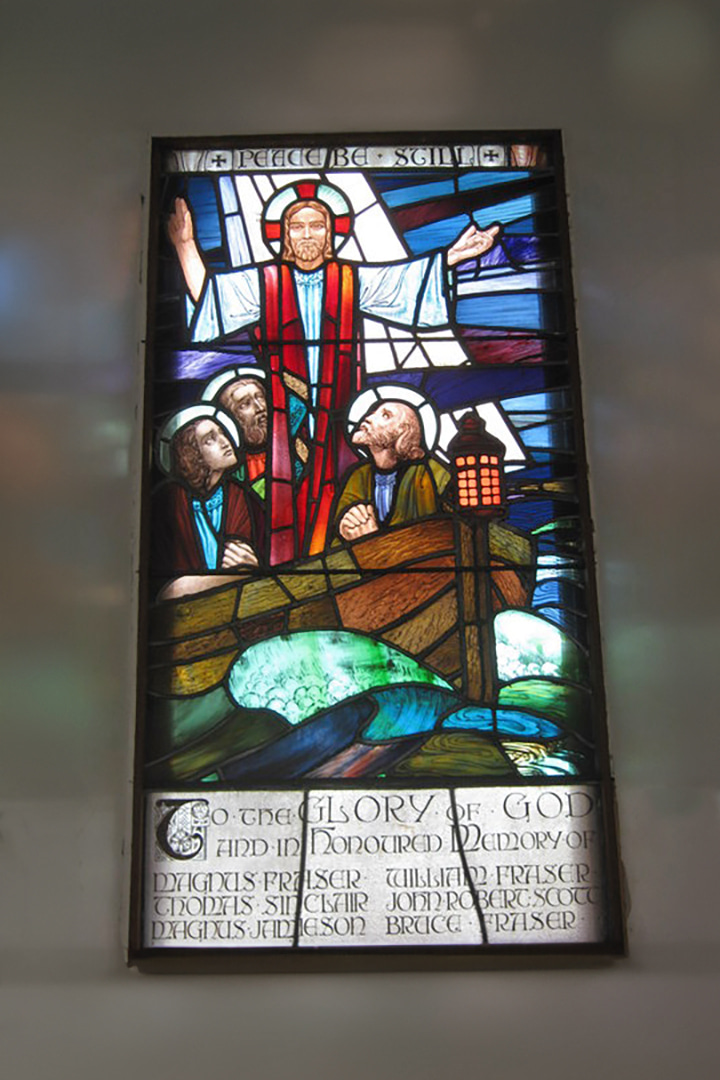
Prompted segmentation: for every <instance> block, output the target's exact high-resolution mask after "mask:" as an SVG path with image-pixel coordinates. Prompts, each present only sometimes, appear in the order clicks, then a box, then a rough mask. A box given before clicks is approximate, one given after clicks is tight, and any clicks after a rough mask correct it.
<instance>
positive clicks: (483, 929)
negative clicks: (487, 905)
mask: <svg viewBox="0 0 720 1080" xmlns="http://www.w3.org/2000/svg"><path fill="white" fill-rule="evenodd" d="M448 795H449V796H450V808H451V810H452V827H453V833H454V835H455V839H456V841H457V849H458V853H459V855H460V862H461V863H462V868H463V873H464V874H465V881H466V882H467V887H468V889H469V890H470V895H471V896H472V898H473V906H474V908H475V913H476V915H477V917H478V923H479V924H480V936H481V937H482V943H483V945H487V944H489V942H488V932H487V926H486V925H485V916H484V915H483V910H482V908H481V907H480V898H479V897H478V894H477V889H476V888H475V883H474V881H473V879H472V877H471V876H470V867H469V865H468V861H467V855H466V854H465V848H464V847H463V842H462V837H461V836H460V822H459V819H458V812H457V800H456V798H455V788H448Z"/></svg>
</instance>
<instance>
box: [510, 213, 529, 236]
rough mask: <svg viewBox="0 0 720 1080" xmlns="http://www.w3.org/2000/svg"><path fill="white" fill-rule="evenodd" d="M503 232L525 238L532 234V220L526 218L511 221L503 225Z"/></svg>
mask: <svg viewBox="0 0 720 1080" xmlns="http://www.w3.org/2000/svg"><path fill="white" fill-rule="evenodd" d="M505 232H506V233H516V234H517V235H520V234H522V235H524V236H526V235H528V234H529V233H532V232H533V219H532V218H531V217H526V218H521V219H520V220H519V221H511V222H509V223H508V224H506V225H505Z"/></svg>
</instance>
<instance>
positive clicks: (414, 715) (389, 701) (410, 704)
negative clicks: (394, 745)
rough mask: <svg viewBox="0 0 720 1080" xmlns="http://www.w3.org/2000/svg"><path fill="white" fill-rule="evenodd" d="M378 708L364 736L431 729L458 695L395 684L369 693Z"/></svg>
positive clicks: (383, 736)
mask: <svg viewBox="0 0 720 1080" xmlns="http://www.w3.org/2000/svg"><path fill="white" fill-rule="evenodd" d="M373 697H374V698H375V701H376V702H377V706H378V711H377V713H376V714H375V716H374V718H373V720H372V722H371V723H370V725H369V727H368V728H366V730H365V731H363V733H362V737H363V738H364V739H373V740H381V739H398V738H403V737H404V736H407V735H418V734H421V733H422V732H424V731H432V729H433V728H434V727H435V725H436V723H437V721H438V719H439V718H440V717H441V716H443V715H444V714H445V713H446V712H447V711H448V709H452V708H453V707H454V706H455V705H457V703H458V701H459V695H458V694H454V693H451V692H445V691H442V690H434V689H432V688H430V687H426V686H398V687H396V688H394V689H392V690H383V691H382V692H379V693H378V692H376V693H375V694H373Z"/></svg>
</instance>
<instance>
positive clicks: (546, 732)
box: [442, 705, 563, 739]
mask: <svg viewBox="0 0 720 1080" xmlns="http://www.w3.org/2000/svg"><path fill="white" fill-rule="evenodd" d="M442 726H443V727H444V728H465V729H467V728H470V729H472V730H474V731H483V732H492V733H497V734H498V735H501V736H503V737H505V738H513V737H514V738H521V739H557V738H558V736H559V735H562V734H563V732H562V729H561V728H559V727H558V725H557V724H553V723H551V722H550V721H549V720H542V719H541V718H540V717H539V716H533V714H532V713H527V712H523V711H521V710H520V709H487V708H481V707H480V706H476V705H468V706H466V707H465V708H462V709H458V710H457V711H456V712H454V713H451V714H450V716H448V717H446V718H445V719H444V720H443V723H442Z"/></svg>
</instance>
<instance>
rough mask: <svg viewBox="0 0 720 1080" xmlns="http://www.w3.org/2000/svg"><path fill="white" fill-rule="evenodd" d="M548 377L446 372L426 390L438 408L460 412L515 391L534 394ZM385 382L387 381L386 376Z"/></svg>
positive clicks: (529, 372)
mask: <svg viewBox="0 0 720 1080" xmlns="http://www.w3.org/2000/svg"><path fill="white" fill-rule="evenodd" d="M545 377H546V376H545V372H544V371H543V370H542V368H540V367H525V368H522V367H509V366H500V367H497V368H494V369H491V370H485V371H471V370H468V368H462V369H461V370H460V371H452V369H449V368H445V369H443V371H442V373H440V372H438V373H437V374H435V373H431V374H429V375H428V376H427V381H426V383H425V388H426V390H427V393H428V395H429V396H430V397H431V398H432V400H433V401H434V402H435V403H436V405H437V406H438V408H440V409H443V410H444V409H457V408H460V406H461V405H465V404H466V403H467V402H477V401H490V400H494V399H495V398H497V397H502V396H503V395H504V394H507V393H509V392H511V391H514V390H518V391H522V390H535V389H537V388H539V387H541V386H543V385H544V382H545ZM382 378H383V379H384V380H385V381H387V376H383V377H382ZM395 378H396V376H393V379H395Z"/></svg>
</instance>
